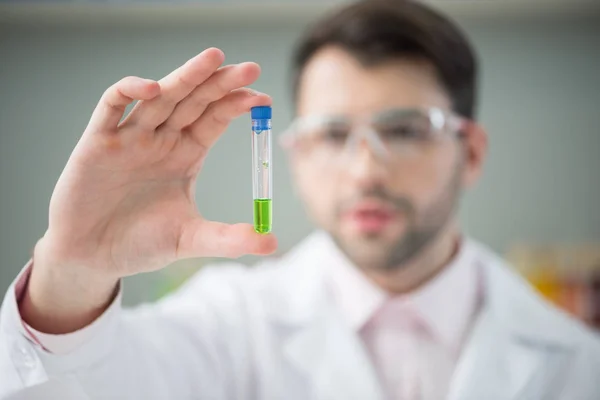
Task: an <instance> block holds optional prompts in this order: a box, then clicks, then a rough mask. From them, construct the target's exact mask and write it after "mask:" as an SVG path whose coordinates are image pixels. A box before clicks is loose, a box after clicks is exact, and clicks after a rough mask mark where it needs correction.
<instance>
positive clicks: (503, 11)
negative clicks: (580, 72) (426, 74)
mask: <svg viewBox="0 0 600 400" xmlns="http://www.w3.org/2000/svg"><path fill="white" fill-rule="evenodd" d="M423 1H425V2H426V3H429V4H432V5H433V6H434V7H436V8H438V9H439V10H441V11H443V12H445V13H447V14H449V15H451V16H452V17H454V18H459V19H476V20H485V21H487V20H490V19H505V18H529V19H531V18H566V17H590V16H600V1H598V0H423ZM348 2H350V1H349V0H321V1H317V0H308V1H307V0H286V1H283V0H280V1H273V0H272V1H264V0H254V1H250V0H236V1H233V0H229V1H227V0H225V1H216V0H212V1H208V0H204V1H199V0H198V1H189V0H188V1H173V2H167V1H140V0H136V1H133V0H132V1H106V0H105V1H67V0H54V1H49V0H46V1H30V0H25V1H24V0H20V1H15V0H12V1H7V0H0V26H11V25H12V26H14V25H18V26H20V25H24V26H30V27H42V26H111V25H116V26H131V25H138V26H139V25H142V26H144V25H145V26H170V27H173V26H185V25H187V26H194V25H197V24H203V25H211V24H212V25H215V24H223V23H236V24H240V25H246V26H247V25H257V24H266V25H282V24H290V23H297V24H305V23H306V22H308V21H310V20H312V19H314V18H315V17H316V16H318V15H320V14H322V13H323V12H326V11H328V10H330V9H331V8H333V7H335V6H338V5H341V4H344V3H348Z"/></svg>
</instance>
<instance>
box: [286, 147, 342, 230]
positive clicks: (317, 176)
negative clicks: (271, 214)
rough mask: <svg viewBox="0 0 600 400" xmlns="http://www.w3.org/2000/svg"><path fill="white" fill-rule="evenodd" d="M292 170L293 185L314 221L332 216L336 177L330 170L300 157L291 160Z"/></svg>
mask: <svg viewBox="0 0 600 400" xmlns="http://www.w3.org/2000/svg"><path fill="white" fill-rule="evenodd" d="M292 170H293V174H294V185H295V187H296V190H297V192H298V195H299V196H300V199H301V200H302V201H303V203H304V205H305V206H306V208H307V211H308V212H309V214H310V215H311V217H312V218H313V219H315V220H316V222H318V223H320V224H324V223H326V222H327V221H328V220H330V219H331V218H332V216H333V208H334V204H335V193H336V189H335V182H336V179H334V178H333V177H332V176H331V171H323V170H322V169H321V168H318V167H316V166H315V165H314V164H312V163H310V162H308V161H306V160H304V159H301V158H299V159H294V160H293V163H292ZM337 181H339V180H337Z"/></svg>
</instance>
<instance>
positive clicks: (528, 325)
mask: <svg viewBox="0 0 600 400" xmlns="http://www.w3.org/2000/svg"><path fill="white" fill-rule="evenodd" d="M481 254H485V253H481ZM487 256H488V257H486V260H485V262H484V263H482V265H481V270H482V272H483V286H484V293H485V295H484V298H483V305H482V309H481V311H480V313H479V317H478V318H477V320H476V321H475V323H474V326H473V329H472V330H471V333H470V335H469V338H468V340H467V341H466V344H465V347H464V349H463V352H462V355H461V357H460V359H459V362H458V364H457V368H456V370H455V373H454V377H453V380H452V384H451V388H450V393H449V397H448V399H449V400H479V399H486V400H550V399H553V398H554V397H553V396H557V395H558V393H559V389H560V380H559V379H558V378H559V377H560V375H561V374H560V373H561V368H563V367H564V365H567V364H568V363H567V362H565V361H566V358H568V357H570V356H571V354H572V346H571V345H570V344H569V343H566V342H565V340H564V336H561V335H560V334H555V333H553V332H551V330H550V329H544V327H542V326H538V325H536V324H537V323H538V322H539V321H537V322H533V319H532V318H527V315H528V314H527V308H528V307H531V306H532V304H534V306H535V307H537V308H539V303H538V302H537V300H535V298H534V296H533V295H532V294H531V293H529V288H527V287H526V285H525V284H524V283H523V282H522V281H521V280H520V278H518V277H517V276H515V275H514V273H512V272H511V271H509V270H508V267H507V266H504V265H501V263H500V261H499V260H496V259H494V258H490V255H489V254H488V255H487ZM536 311H538V312H539V310H536Z"/></svg>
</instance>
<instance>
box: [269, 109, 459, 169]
mask: <svg viewBox="0 0 600 400" xmlns="http://www.w3.org/2000/svg"><path fill="white" fill-rule="evenodd" d="M467 123H468V120H466V119H465V118H462V117H460V116H458V115H456V114H454V113H452V112H450V111H446V110H442V109H439V108H394V109H388V110H384V111H382V112H379V113H376V114H373V115H370V116H367V117H363V118H350V117H347V116H341V115H310V116H305V117H301V118H298V119H296V120H295V121H293V122H292V124H291V125H290V127H289V128H288V129H287V130H286V131H285V132H284V133H283V134H282V135H281V136H280V143H281V145H282V146H283V147H284V148H286V149H289V150H293V151H297V152H302V153H303V154H304V155H306V156H308V157H310V158H311V159H312V160H313V161H314V162H321V163H335V162H339V161H343V160H345V159H347V157H348V156H351V155H353V154H354V153H355V152H356V150H357V149H358V148H359V147H360V145H361V143H366V144H367V145H368V146H369V148H370V149H371V151H372V153H373V154H374V155H375V156H376V157H377V158H378V159H381V160H383V161H386V162H394V161H398V160H403V159H408V158H416V157H419V156H421V155H423V154H424V152H426V150H427V149H428V148H430V147H431V146H432V145H434V144H436V143H439V142H440V141H444V140H448V139H452V138H456V137H457V136H460V135H461V134H462V132H463V131H464V128H465V126H466V124H467Z"/></svg>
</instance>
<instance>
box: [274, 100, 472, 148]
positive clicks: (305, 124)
mask: <svg viewBox="0 0 600 400" xmlns="http://www.w3.org/2000/svg"><path fill="white" fill-rule="evenodd" d="M391 110H394V109H393V108H390V109H388V110H383V111H381V112H385V111H391ZM397 110H402V111H418V112H422V113H423V114H425V115H427V116H428V118H429V122H430V124H431V127H432V130H433V134H434V136H433V138H438V137H441V136H442V135H444V134H450V135H455V136H457V137H461V136H464V134H465V132H466V130H467V129H466V128H467V126H468V125H469V124H470V123H471V121H470V120H469V119H467V118H465V117H462V116H460V115H458V114H456V113H454V112H452V111H449V110H444V109H441V108H438V107H410V108H397ZM381 112H380V113H381ZM373 115H374V114H370V115H368V116H361V117H358V118H354V121H352V129H351V130H350V132H349V134H348V138H347V139H346V143H345V145H344V149H343V150H342V152H345V153H348V148H349V147H354V148H355V147H356V146H357V145H358V143H360V141H361V140H365V141H366V142H367V143H368V144H369V145H370V148H371V150H372V151H373V153H374V154H375V155H376V156H378V157H380V158H382V159H388V158H389V152H388V150H387V147H386V145H385V143H384V140H383V139H382V138H381V137H380V134H379V133H378V132H377V131H376V130H375V129H374V128H373V127H372V121H373V119H374V118H373ZM339 117H343V116H339V115H333V116H328V115H321V114H315V115H307V116H303V117H298V118H296V119H294V120H293V121H292V123H291V124H290V125H289V126H288V128H287V129H286V130H285V131H284V132H283V133H282V134H280V135H279V145H280V146H281V147H282V148H284V149H286V150H293V149H294V147H296V146H297V144H298V139H300V138H301V137H303V136H305V135H309V133H307V132H309V131H310V129H311V127H312V128H316V127H318V126H321V125H322V123H323V120H325V119H333V118H339Z"/></svg>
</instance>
